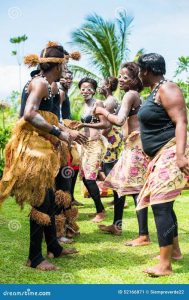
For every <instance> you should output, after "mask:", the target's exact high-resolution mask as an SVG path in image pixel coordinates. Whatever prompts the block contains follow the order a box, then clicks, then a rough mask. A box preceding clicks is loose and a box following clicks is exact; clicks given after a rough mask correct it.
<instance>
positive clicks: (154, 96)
mask: <svg viewBox="0 0 189 300" xmlns="http://www.w3.org/2000/svg"><path fill="white" fill-rule="evenodd" d="M167 81H168V80H167V79H161V80H160V82H159V83H158V84H157V85H156V86H155V88H154V89H153V90H152V92H151V94H152V93H154V95H153V100H154V101H155V100H156V95H157V92H158V90H159V88H160V87H161V86H162V85H163V84H164V83H165V82H167ZM155 102H156V101H155ZM157 103H158V102H157Z"/></svg>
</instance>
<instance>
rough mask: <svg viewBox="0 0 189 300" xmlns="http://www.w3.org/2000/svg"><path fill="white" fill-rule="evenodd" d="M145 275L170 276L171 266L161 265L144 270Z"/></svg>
mask: <svg viewBox="0 0 189 300" xmlns="http://www.w3.org/2000/svg"><path fill="white" fill-rule="evenodd" d="M144 273H146V274H147V275H149V276H151V277H160V276H169V275H171V274H172V268H171V266H166V265H164V264H159V265H156V266H154V267H151V268H147V269H146V270H144Z"/></svg>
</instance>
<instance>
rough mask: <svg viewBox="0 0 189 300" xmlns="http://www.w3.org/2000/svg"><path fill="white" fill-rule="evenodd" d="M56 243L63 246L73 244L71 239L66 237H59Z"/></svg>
mask: <svg viewBox="0 0 189 300" xmlns="http://www.w3.org/2000/svg"><path fill="white" fill-rule="evenodd" d="M58 242H59V243H63V244H72V243H73V242H74V240H73V239H68V238H67V237H65V236H61V237H60V238H59V239H58Z"/></svg>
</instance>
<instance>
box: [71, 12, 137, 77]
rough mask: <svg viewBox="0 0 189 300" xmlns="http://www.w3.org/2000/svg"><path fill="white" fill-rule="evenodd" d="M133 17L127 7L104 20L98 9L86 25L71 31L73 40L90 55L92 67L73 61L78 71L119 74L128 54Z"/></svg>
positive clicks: (97, 74)
mask: <svg viewBox="0 0 189 300" xmlns="http://www.w3.org/2000/svg"><path fill="white" fill-rule="evenodd" d="M132 21H133V17H132V16H129V15H127V13H126V11H125V10H123V11H121V12H119V14H118V16H117V17H116V18H115V20H104V19H103V18H102V17H101V16H99V15H97V14H95V13H94V14H92V15H89V16H88V17H86V19H85V22H84V23H83V25H81V27H80V28H78V29H76V30H75V31H73V32H72V33H71V38H72V42H71V44H72V45H74V46H77V47H78V48H79V49H80V50H81V52H82V54H84V55H85V56H86V58H87V59H88V62H89V69H86V68H84V67H80V66H78V65H72V70H73V71H74V72H75V74H77V75H79V76H86V75H91V76H92V77H93V78H96V79H99V78H100V77H108V76H117V75H118V71H119V69H120V65H121V63H122V62H123V61H124V60H126V58H127V57H128V53H129V49H128V37H129V35H130V29H131V24H132Z"/></svg>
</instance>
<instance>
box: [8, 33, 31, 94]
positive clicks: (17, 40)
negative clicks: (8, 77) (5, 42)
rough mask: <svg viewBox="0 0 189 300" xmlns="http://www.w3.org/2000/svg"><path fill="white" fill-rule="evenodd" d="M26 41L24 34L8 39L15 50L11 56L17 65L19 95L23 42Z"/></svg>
mask: <svg viewBox="0 0 189 300" xmlns="http://www.w3.org/2000/svg"><path fill="white" fill-rule="evenodd" d="M27 39H28V37H27V36H26V35H25V34H24V35H21V36H16V37H12V38H10V43H11V44H13V45H14V46H15V47H16V49H15V50H13V51H12V52H11V54H12V55H13V56H16V58H17V63H18V71H19V91H20V94H21V85H22V83H21V68H22V58H23V56H24V45H25V41H26V40H27Z"/></svg>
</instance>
